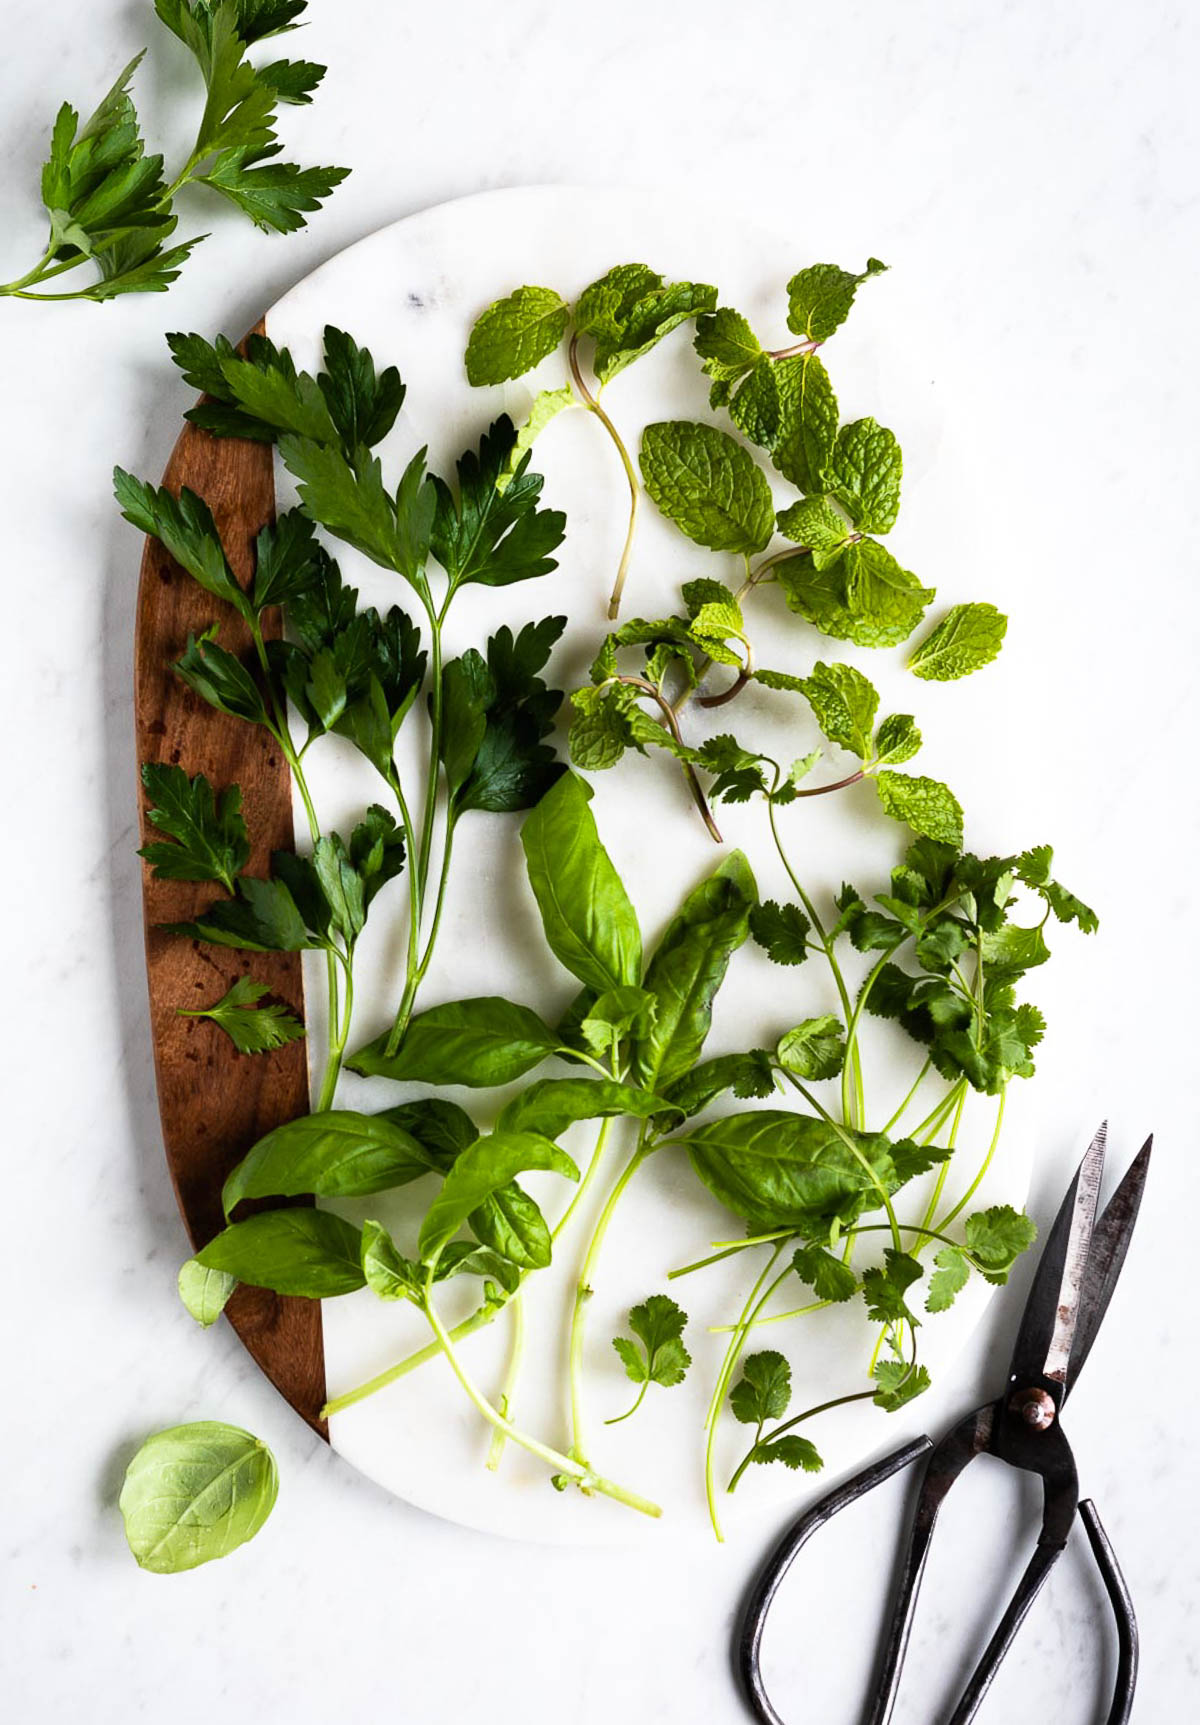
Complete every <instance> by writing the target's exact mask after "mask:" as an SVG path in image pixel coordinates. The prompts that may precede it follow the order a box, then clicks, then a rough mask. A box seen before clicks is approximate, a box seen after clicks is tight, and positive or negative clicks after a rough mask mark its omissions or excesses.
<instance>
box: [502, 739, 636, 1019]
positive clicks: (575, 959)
mask: <svg viewBox="0 0 1200 1725" xmlns="http://www.w3.org/2000/svg"><path fill="white" fill-rule="evenodd" d="M591 798H592V790H591V786H590V785H588V784H587V783H586V782H585V781H584V780H583V779H581V778H580V777H579V776H578V774H576V773H564V774H563V775H562V777H561V778H560V779H559V780H558V781H557V782H556V783H555V784H553V785H552V786H551V787H550V789H549V790H548V791H547V792H546V795H545V796H544V797H543V798H542V800H541V802H540V803H539V804H538V805H537V807H536V808H535V809H534V810H533V812H532V813H531V814H530V815H529V816H528V818H527V819H526V821H525V824H524V826H523V827H522V828H521V843H522V845H523V846H524V848H525V865H526V869H527V870H528V874H529V884H530V886H531V887H532V888H533V895H534V897H535V898H536V899H537V904H538V909H539V910H540V911H541V913H542V926H543V928H544V929H545V932H546V940H547V943H548V944H549V947H550V950H551V951H552V952H553V954H554V956H555V957H556V958H557V959H558V960H559V962H560V963H561V964H563V965H565V967H566V968H567V970H569V971H570V972H571V975H572V976H577V977H578V978H579V980H580V982H582V983H584V984H585V985H586V986H587V987H588V988H591V989H594V990H595V991H596V993H597V994H604V993H606V992H607V991H608V990H609V989H612V988H620V987H623V986H625V985H627V984H632V985H635V986H636V985H637V984H638V983H639V982H640V981H641V972H642V936H641V931H640V929H639V927H638V920H637V913H636V911H635V910H634V908H633V905H632V904H631V903H630V901H629V895H628V894H627V893H626V891H625V888H624V886H623V884H622V882H621V877H620V875H619V874H618V873H617V871H616V869H615V868H614V867H613V864H612V860H611V858H610V857H609V854H608V852H607V851H606V850H605V848H604V846H603V845H602V844H601V842H600V837H599V834H598V833H597V831H596V821H595V817H594V816H593V814H592V811H591V809H590V808H589V807H588V804H589V803H590V801H591Z"/></svg>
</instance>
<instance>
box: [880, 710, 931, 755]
mask: <svg viewBox="0 0 1200 1725" xmlns="http://www.w3.org/2000/svg"><path fill="white" fill-rule="evenodd" d="M920 747H921V733H920V731H918V729H917V726H916V721H915V720H914V718H913V716H912V714H911V713H893V714H892V715H891V716H890V718H886V719H884V721H883V722H882V724H881V725H880V727H879V729H878V730H877V731H876V733H875V758H876V760H877V761H879V762H880V763H881V764H882V765H884V766H889V767H898V766H900V764H901V763H902V762H903V761H911V760H912V758H913V756H914V755H915V754H916V753H917V752H918V750H919V749H920Z"/></svg>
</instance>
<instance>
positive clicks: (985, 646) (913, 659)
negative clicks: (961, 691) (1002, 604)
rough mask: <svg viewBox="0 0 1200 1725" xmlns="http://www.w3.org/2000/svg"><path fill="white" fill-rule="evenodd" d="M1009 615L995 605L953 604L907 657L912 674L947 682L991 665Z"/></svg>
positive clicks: (1002, 637)
mask: <svg viewBox="0 0 1200 1725" xmlns="http://www.w3.org/2000/svg"><path fill="white" fill-rule="evenodd" d="M1007 628H1008V618H1007V617H1005V616H1004V615H1003V614H1002V613H1001V612H999V611H997V609H996V607H995V606H994V605H984V604H974V605H954V606H952V607H951V608H950V610H949V611H947V613H946V615H945V616H944V617H943V618H942V620H941V622H940V623H939V624H938V625H937V627H936V628H935V629H933V630H932V631H931V632H930V633H929V634H928V635H926V637H925V639H924V640H923V641H921V642H918V644H917V646H916V647H914V648H913V651H912V654H911V655H910V657H909V661H908V668H909V670H910V671H911V672H912V673H913V675H914V677H924V678H925V679H926V680H927V681H932V682H938V683H948V682H951V681H953V679H954V678H956V677H966V676H969V675H970V673H971V672H972V671H978V670H979V669H980V668H981V667H982V666H984V665H990V664H991V662H992V660H993V659H994V658H995V657H996V655H997V654H998V653H999V651H1000V647H1001V644H1002V642H1003V640H1004V634H1005V631H1006V630H1007Z"/></svg>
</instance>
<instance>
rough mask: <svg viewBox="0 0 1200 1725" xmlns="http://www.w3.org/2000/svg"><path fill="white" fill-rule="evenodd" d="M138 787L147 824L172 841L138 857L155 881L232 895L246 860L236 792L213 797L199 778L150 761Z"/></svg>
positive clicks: (245, 840) (201, 776)
mask: <svg viewBox="0 0 1200 1725" xmlns="http://www.w3.org/2000/svg"><path fill="white" fill-rule="evenodd" d="M142 784H143V785H144V786H145V788H146V795H147V797H148V798H149V799H150V803H151V806H150V807H149V808H148V809H147V810H146V819H147V820H148V821H150V822H151V823H152V824H153V825H154V826H156V827H157V828H158V829H159V831H160V832H163V833H166V835H167V837H168V838H169V839H173V840H174V841H175V842H174V843H173V844H166V843H162V842H161V841H156V842H154V843H152V844H147V845H143V846H142V848H141V850H140V851H139V852H138V855H139V856H141V857H144V858H145V859H146V861H147V862H148V863H149V864H150V865H151V868H152V869H153V871H154V877H155V879H156V880H215V881H220V883H221V885H222V886H224V887H225V888H226V889H227V890H228V891H229V892H231V893H232V892H233V891H234V889H235V885H236V877H237V876H238V875H239V874H240V873H241V871H242V870H243V869H244V868H245V866H246V864H247V863H248V862H249V860H250V840H249V837H248V835H247V832H246V822H245V820H244V819H243V818H242V812H241V809H242V793H241V789H240V788H239V786H237V785H229V786H228V787H227V788H226V789H225V790H223V791H222V792H221V794H220V796H219V797H215V796H214V795H213V788H212V786H211V785H210V784H209V782H208V780H207V779H206V778H205V776H204V774H203V773H197V774H196V776H195V778H189V777H188V775H187V774H186V773H185V772H184V770H183V768H182V767H176V766H169V765H167V764H166V763H164V762H155V761H146V762H145V763H144V765H143V767H142Z"/></svg>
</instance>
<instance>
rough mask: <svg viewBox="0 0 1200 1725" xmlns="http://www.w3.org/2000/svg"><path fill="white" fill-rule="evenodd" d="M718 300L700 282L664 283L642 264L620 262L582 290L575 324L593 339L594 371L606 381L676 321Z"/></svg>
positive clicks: (663, 334)
mask: <svg viewBox="0 0 1200 1725" xmlns="http://www.w3.org/2000/svg"><path fill="white" fill-rule="evenodd" d="M716 303H717V290H716V288H714V287H709V286H707V284H705V283H703V282H671V283H664V281H663V279H662V277H661V276H660V275H658V274H656V273H655V271H653V270H651V269H648V268H647V267H646V265H645V264H619V265H618V266H617V267H616V268H615V269H612V270H609V272H608V273H607V275H604V276H601V278H600V279H599V281H596V282H593V283H592V285H591V286H590V287H588V288H585V289H584V291H583V293H582V294H581V295H580V296H579V303H578V304H577V305H576V307H575V325H576V328H577V329H578V331H579V333H580V334H581V335H590V336H592V337H593V338H594V340H595V343H596V350H595V353H594V355H593V358H592V370H593V371H594V372H595V374H596V376H597V378H599V380H600V382H601V383H602V384H605V383H608V382H609V381H610V380H611V379H612V378H614V377H615V376H616V375H617V373H618V372H620V371H623V370H624V369H625V367H626V366H627V365H630V364H632V362H633V361H634V360H635V359H640V358H641V356H642V355H643V354H644V353H648V352H649V351H650V349H651V348H652V347H654V346H656V345H657V343H658V342H660V341H661V340H662V338H663V336H665V335H668V334H669V333H670V331H671V330H673V329H675V328H677V326H678V325H679V324H681V323H686V322H687V320H688V319H689V318H693V317H696V316H697V315H698V314H699V313H700V312H708V311H712V309H713V307H714V306H715V305H716Z"/></svg>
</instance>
